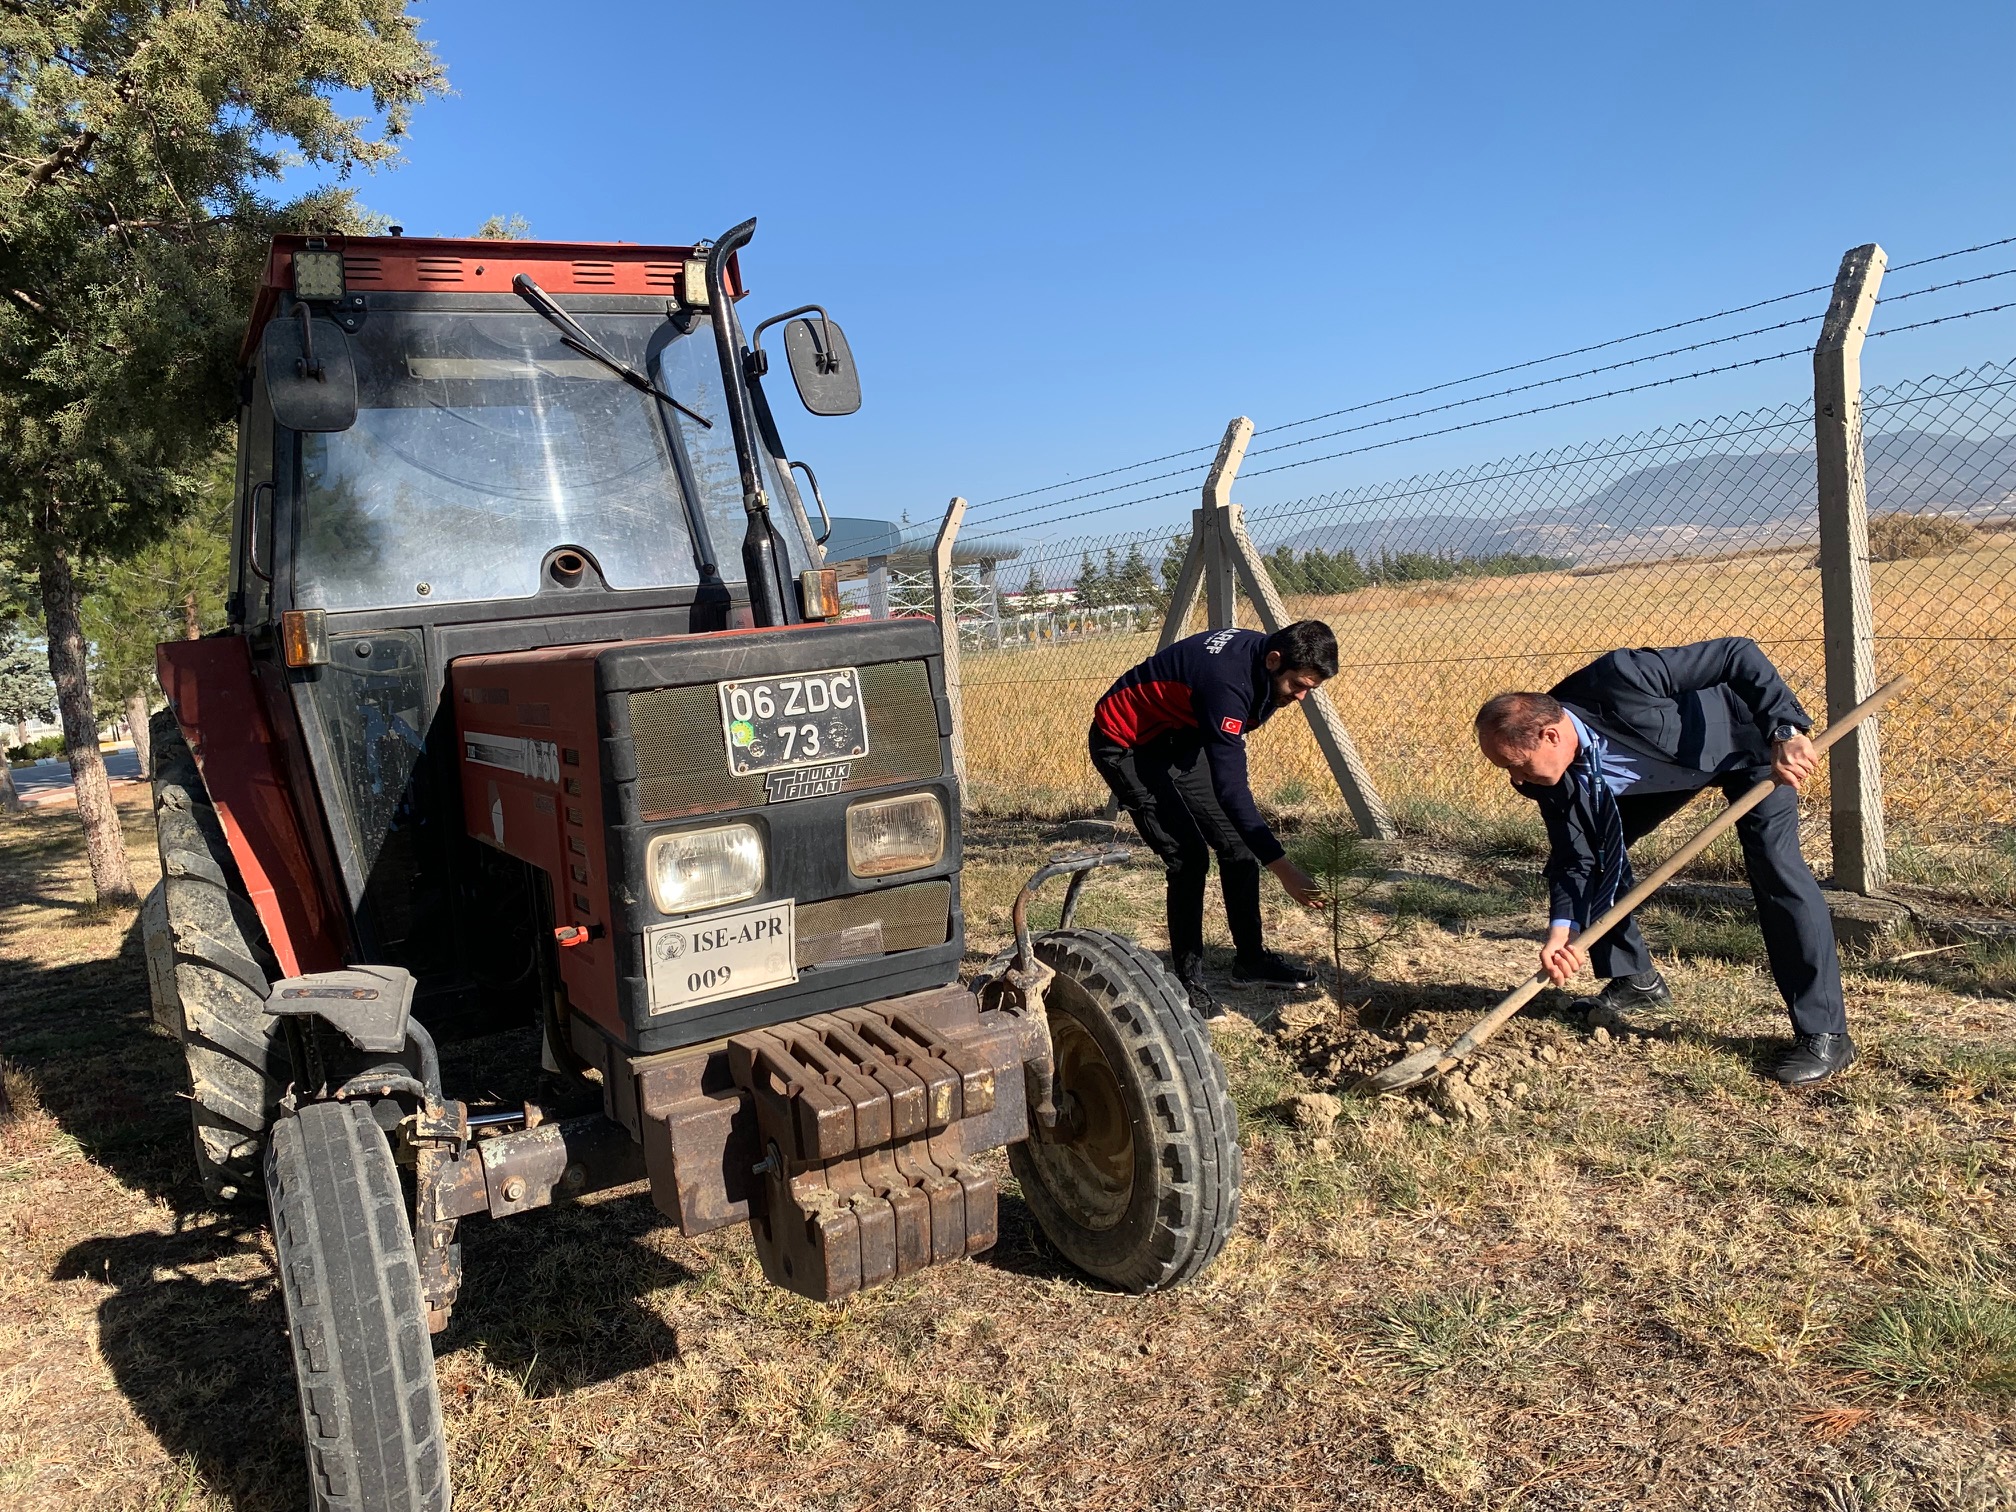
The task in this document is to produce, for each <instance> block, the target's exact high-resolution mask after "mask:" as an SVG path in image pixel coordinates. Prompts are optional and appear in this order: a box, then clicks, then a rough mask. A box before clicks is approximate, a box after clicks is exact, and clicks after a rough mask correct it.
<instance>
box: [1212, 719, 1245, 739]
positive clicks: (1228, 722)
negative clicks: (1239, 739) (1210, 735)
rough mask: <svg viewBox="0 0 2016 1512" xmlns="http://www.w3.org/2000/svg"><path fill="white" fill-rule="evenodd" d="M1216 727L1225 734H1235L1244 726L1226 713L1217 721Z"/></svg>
mask: <svg viewBox="0 0 2016 1512" xmlns="http://www.w3.org/2000/svg"><path fill="white" fill-rule="evenodd" d="M1218 728H1219V729H1221V730H1223V731H1224V732H1225V733H1226V734H1227V735H1237V734H1238V733H1239V732H1240V731H1241V730H1243V729H1245V728H1246V726H1244V725H1243V724H1241V723H1240V722H1239V721H1238V720H1236V719H1234V718H1233V717H1232V716H1231V715H1229V714H1228V715H1226V716H1225V717H1224V718H1223V719H1221V720H1219V721H1218Z"/></svg>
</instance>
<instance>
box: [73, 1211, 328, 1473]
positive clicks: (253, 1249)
mask: <svg viewBox="0 0 2016 1512" xmlns="http://www.w3.org/2000/svg"><path fill="white" fill-rule="evenodd" d="M262 1251H263V1244H262V1231H261V1229H260V1227H259V1225H258V1224H257V1222H256V1221H249V1220H247V1219H244V1218H231V1219H226V1220H222V1221H218V1220H213V1219H204V1220H197V1219H192V1218H190V1217H188V1216H187V1215H185V1216H183V1217H182V1218H180V1219H178V1221H177V1227H176V1229H175V1231H174V1232H172V1233H168V1234H158V1233H143V1234H123V1235H118V1236H116V1237H107V1238H98V1239H86V1240H84V1241H83V1242H81V1243H79V1244H76V1245H73V1246H72V1247H71V1248H70V1249H69V1251H68V1252H66V1253H65V1254H64V1256H63V1258H62V1259H61V1260H60V1261H59V1262H58V1263H57V1266H56V1269H55V1273H54V1279H56V1280H59V1281H72V1280H81V1279H89V1280H92V1281H96V1282H99V1283H100V1284H102V1285H109V1286H110V1287H112V1291H111V1293H110V1294H109V1295H108V1296H107V1297H106V1298H105V1300H104V1301H103V1302H101V1303H100V1304H99V1307H98V1348H99V1351H100V1353H101V1354H103V1356H104V1358H105V1362H106V1364H107V1366H108V1367H109V1368H110V1369H111V1371H112V1377H113V1379H114V1380H115V1381H117V1382H118V1384H119V1389H120V1390H121V1391H122V1392H124V1393H125V1395H126V1398H127V1400H128V1401H129V1402H131V1403H132V1404H133V1409H134V1411H135V1412H136V1413H138V1414H139V1416H140V1419H141V1421H142V1422H144V1423H145V1424H146V1425H147V1427H148V1429H149V1430H150V1431H151V1432H152V1433H153V1434H154V1436H155V1437H156V1438H157V1439H158V1440H160V1443H161V1447H162V1448H163V1449H165V1450H166V1451H167V1452H168V1453H169V1454H170V1455H172V1456H173V1457H174V1458H175V1459H177V1460H178V1461H181V1462H183V1463H185V1464H187V1465H188V1466H189V1467H190V1468H191V1469H192V1470H193V1471H194V1473H195V1474H196V1475H198V1476H200V1477H201V1478H202V1482H203V1484H205V1485H206V1486H208V1487H210V1488H211V1489H213V1490H214V1491H216V1492H217V1493H218V1494H219V1495H221V1496H223V1497H225V1498H227V1499H228V1501H229V1503H230V1505H231V1506H232V1507H233V1508H235V1509H237V1512H268V1509H272V1512H280V1509H283V1508H292V1507H295V1506H298V1505H299V1504H300V1500H301V1494H302V1473H303V1472H302V1462H301V1452H302V1451H301V1423H300V1417H299V1415H298V1413H297V1411H296V1409H295V1397H294V1377H293V1366H292V1363H291V1362H290V1360H289V1359H288V1352H287V1342H286V1317H285V1313H284V1310H283V1307H282V1304H281V1300H280V1290H279V1285H278V1283H277V1282H276V1281H275V1279H274V1277H273V1274H272V1271H271V1270H270V1269H269V1268H268V1266H267V1265H266V1264H265V1263H264V1258H263V1253H262Z"/></svg>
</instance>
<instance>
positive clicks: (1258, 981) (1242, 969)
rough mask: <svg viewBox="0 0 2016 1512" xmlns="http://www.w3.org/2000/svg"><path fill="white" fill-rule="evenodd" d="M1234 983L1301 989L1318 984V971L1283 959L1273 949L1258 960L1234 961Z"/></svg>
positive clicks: (1236, 984)
mask: <svg viewBox="0 0 2016 1512" xmlns="http://www.w3.org/2000/svg"><path fill="white" fill-rule="evenodd" d="M1232 985H1233V986H1234V987H1288V988H1293V989H1296V990H1298V991H1299V990H1301V989H1303V988H1307V987H1314V986H1315V985H1316V973H1315V972H1313V971H1311V970H1310V969H1309V968H1308V967H1307V966H1298V965H1297V964H1296V963H1295V962H1293V961H1286V960H1283V959H1282V958H1281V957H1280V956H1278V955H1276V954H1274V952H1273V951H1271V950H1270V951H1267V952H1266V953H1265V954H1263V955H1262V956H1261V957H1260V959H1259V960H1257V961H1234V962H1233V963H1232Z"/></svg>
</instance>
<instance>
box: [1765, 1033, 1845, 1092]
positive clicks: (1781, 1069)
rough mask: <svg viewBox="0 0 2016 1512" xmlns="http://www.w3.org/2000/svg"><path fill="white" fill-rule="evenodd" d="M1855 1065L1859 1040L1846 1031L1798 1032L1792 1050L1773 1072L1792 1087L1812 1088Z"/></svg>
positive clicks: (1794, 1036)
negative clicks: (1838, 1032)
mask: <svg viewBox="0 0 2016 1512" xmlns="http://www.w3.org/2000/svg"><path fill="white" fill-rule="evenodd" d="M1854 1064H1855V1041H1853V1040H1852V1039H1850V1038H1848V1036H1847V1035H1846V1034H1795V1035H1793V1036H1792V1053H1791V1054H1789V1055H1787V1056H1786V1057H1785V1059H1783V1060H1782V1061H1780V1062H1778V1064H1777V1065H1776V1066H1774V1067H1773V1068H1772V1070H1771V1074H1772V1075H1773V1076H1775V1077H1777V1078H1778V1080H1780V1081H1781V1082H1783V1083H1785V1085H1786V1086H1788V1087H1811V1086H1814V1085H1816V1084H1818V1083H1820V1082H1823V1081H1826V1080H1827V1079H1828V1078H1829V1077H1831V1076H1838V1075H1840V1074H1841V1073H1842V1072H1843V1071H1846V1070H1847V1069H1848V1068H1849V1067H1850V1066H1852V1065H1854Z"/></svg>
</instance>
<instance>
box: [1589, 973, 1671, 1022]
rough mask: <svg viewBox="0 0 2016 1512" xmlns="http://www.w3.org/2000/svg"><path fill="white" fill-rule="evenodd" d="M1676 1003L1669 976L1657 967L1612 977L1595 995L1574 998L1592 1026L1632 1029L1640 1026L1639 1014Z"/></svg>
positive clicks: (1648, 1012) (1652, 1011)
mask: <svg viewBox="0 0 2016 1512" xmlns="http://www.w3.org/2000/svg"><path fill="white" fill-rule="evenodd" d="M1672 1004H1673V994H1672V993H1671V992H1670V991H1668V990H1667V987H1666V978H1664V977H1663V976H1661V975H1659V970H1658V968H1657V967H1654V968H1653V969H1652V970H1650V971H1641V972H1639V973H1638V974H1637V975H1636V976H1621V977H1612V978H1610V980H1609V981H1607V982H1605V983H1604V984H1603V990H1602V991H1601V992H1599V993H1597V994H1596V995H1595V996H1594V997H1581V998H1577V999H1575V1006H1576V1007H1578V1008H1580V1009H1581V1010H1582V1011H1583V1013H1584V1014H1585V1015H1586V1016H1587V1018H1588V1020H1589V1025H1590V1027H1591V1028H1602V1029H1615V1028H1624V1029H1632V1028H1636V1027H1638V1026H1639V1023H1640V1020H1639V1019H1638V1018H1637V1017H1636V1015H1638V1014H1651V1013H1654V1012H1656V1011H1657V1010H1658V1009H1661V1008H1669V1007H1671V1006H1672Z"/></svg>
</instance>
